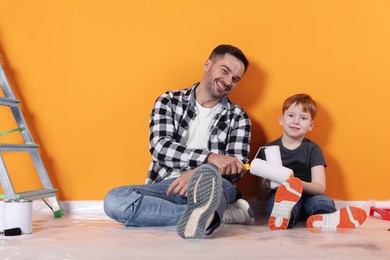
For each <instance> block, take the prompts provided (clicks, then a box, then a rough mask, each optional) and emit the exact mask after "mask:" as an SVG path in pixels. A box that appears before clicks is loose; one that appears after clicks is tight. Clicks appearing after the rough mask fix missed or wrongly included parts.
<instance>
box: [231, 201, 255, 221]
mask: <svg viewBox="0 0 390 260" xmlns="http://www.w3.org/2000/svg"><path fill="white" fill-rule="evenodd" d="M254 222H255V217H254V214H253V211H252V209H251V207H250V206H249V203H248V202H247V201H246V200H243V199H239V200H237V201H236V202H234V203H233V204H232V205H229V207H228V209H227V210H226V211H225V214H224V215H223V223H225V224H242V225H252V224H253V223H254Z"/></svg>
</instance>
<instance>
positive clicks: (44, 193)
mask: <svg viewBox="0 0 390 260" xmlns="http://www.w3.org/2000/svg"><path fill="white" fill-rule="evenodd" d="M57 191H58V190H57V189H40V190H31V191H24V192H18V193H15V199H17V200H19V199H26V200H36V199H44V198H47V197H52V196H54V195H55V194H56V192H57ZM0 198H3V199H5V196H4V195H0Z"/></svg>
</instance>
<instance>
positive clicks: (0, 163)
mask: <svg viewBox="0 0 390 260" xmlns="http://www.w3.org/2000/svg"><path fill="white" fill-rule="evenodd" d="M0 58H1V57H0ZM0 87H1V90H2V92H3V94H4V96H3V97H0V106H5V107H8V108H9V109H10V110H11V113H12V115H13V117H14V119H15V122H16V124H17V128H14V129H11V130H8V131H5V132H0V136H3V135H7V134H10V133H13V132H20V134H21V135H22V137H23V140H24V142H23V143H22V144H2V143H0V185H1V186H2V189H3V192H4V194H3V195H0V199H28V200H35V199H43V200H44V201H45V203H46V204H47V206H49V207H50V209H51V210H52V211H53V213H54V216H55V217H61V216H62V215H64V210H63V209H61V206H60V203H59V201H58V198H57V195H56V192H57V189H54V188H53V186H52V184H51V181H50V178H49V176H48V174H47V172H46V169H45V165H44V164H43V161H42V158H41V156H40V154H39V151H38V147H39V146H38V145H37V144H35V142H34V139H33V138H32V135H31V132H30V130H29V129H28V126H27V123H26V120H25V119H24V116H23V113H22V110H21V109H20V100H17V99H16V97H15V94H14V92H13V90H12V88H11V85H10V84H9V81H8V79H7V76H6V74H5V71H4V69H3V66H2V64H1V63H0ZM0 120H1V119H0ZM3 152H29V155H30V157H31V159H32V161H33V163H34V166H35V169H36V172H37V173H38V176H39V179H40V181H41V184H42V187H43V188H42V189H37V190H32V191H24V192H15V189H14V186H13V184H12V181H11V177H10V175H9V173H8V169H7V166H6V164H5V160H4V158H3V156H2V153H3Z"/></svg>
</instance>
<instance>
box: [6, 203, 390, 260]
mask: <svg viewBox="0 0 390 260" xmlns="http://www.w3.org/2000/svg"><path fill="white" fill-rule="evenodd" d="M250 203H251V205H252V206H253V207H254V208H261V204H259V203H256V202H252V201H250ZM62 207H63V208H64V209H65V215H64V216H63V217H62V218H58V219H55V218H54V217H53V214H52V213H51V211H50V210H49V209H48V207H47V206H46V205H45V204H44V203H43V202H42V201H34V205H33V233H32V234H29V235H22V236H15V237H0V259H40V260H44V259H180V258H185V259H352V258H353V259H368V258H369V259H390V231H389V229H390V221H386V220H383V219H382V218H381V217H380V216H379V215H374V216H371V217H368V218H367V220H366V222H365V223H364V224H363V225H362V226H360V227H359V228H357V229H353V230H349V231H346V232H343V233H339V232H330V233H313V232H310V231H309V230H308V229H307V228H305V226H304V223H302V224H299V225H298V226H297V227H294V228H293V229H289V230H284V231H270V230H269V229H268V226H267V224H266V220H265V218H264V214H263V212H262V210H257V211H255V214H256V217H257V220H256V223H255V224H254V225H251V226H244V225H222V226H221V227H220V228H219V229H217V230H216V231H215V232H214V234H212V235H211V236H208V237H207V238H205V239H201V240H184V239H182V238H180V237H179V236H178V235H177V234H176V231H175V227H160V228H134V227H123V226H122V225H120V224H117V223H115V222H114V221H112V220H110V219H108V218H107V217H106V216H105V215H104V213H103V210H102V202H101V201H85V202H83V201H78V202H63V203H62Z"/></svg>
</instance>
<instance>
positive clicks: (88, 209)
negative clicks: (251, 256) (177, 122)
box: [34, 200, 390, 214]
mask: <svg viewBox="0 0 390 260" xmlns="http://www.w3.org/2000/svg"><path fill="white" fill-rule="evenodd" d="M60 204H61V207H62V209H64V211H65V212H67V213H73V214H81V213H103V214H104V210H103V201H102V200H68V201H61V202H60ZM335 204H336V208H338V209H340V208H342V207H346V206H355V207H360V208H363V209H365V210H366V211H368V210H369V208H370V207H371V206H375V207H378V208H383V209H390V200H386V201H375V200H369V201H345V200H335ZM34 210H43V211H45V210H50V209H49V208H48V207H47V206H46V204H45V203H44V202H42V201H40V200H36V201H34Z"/></svg>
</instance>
